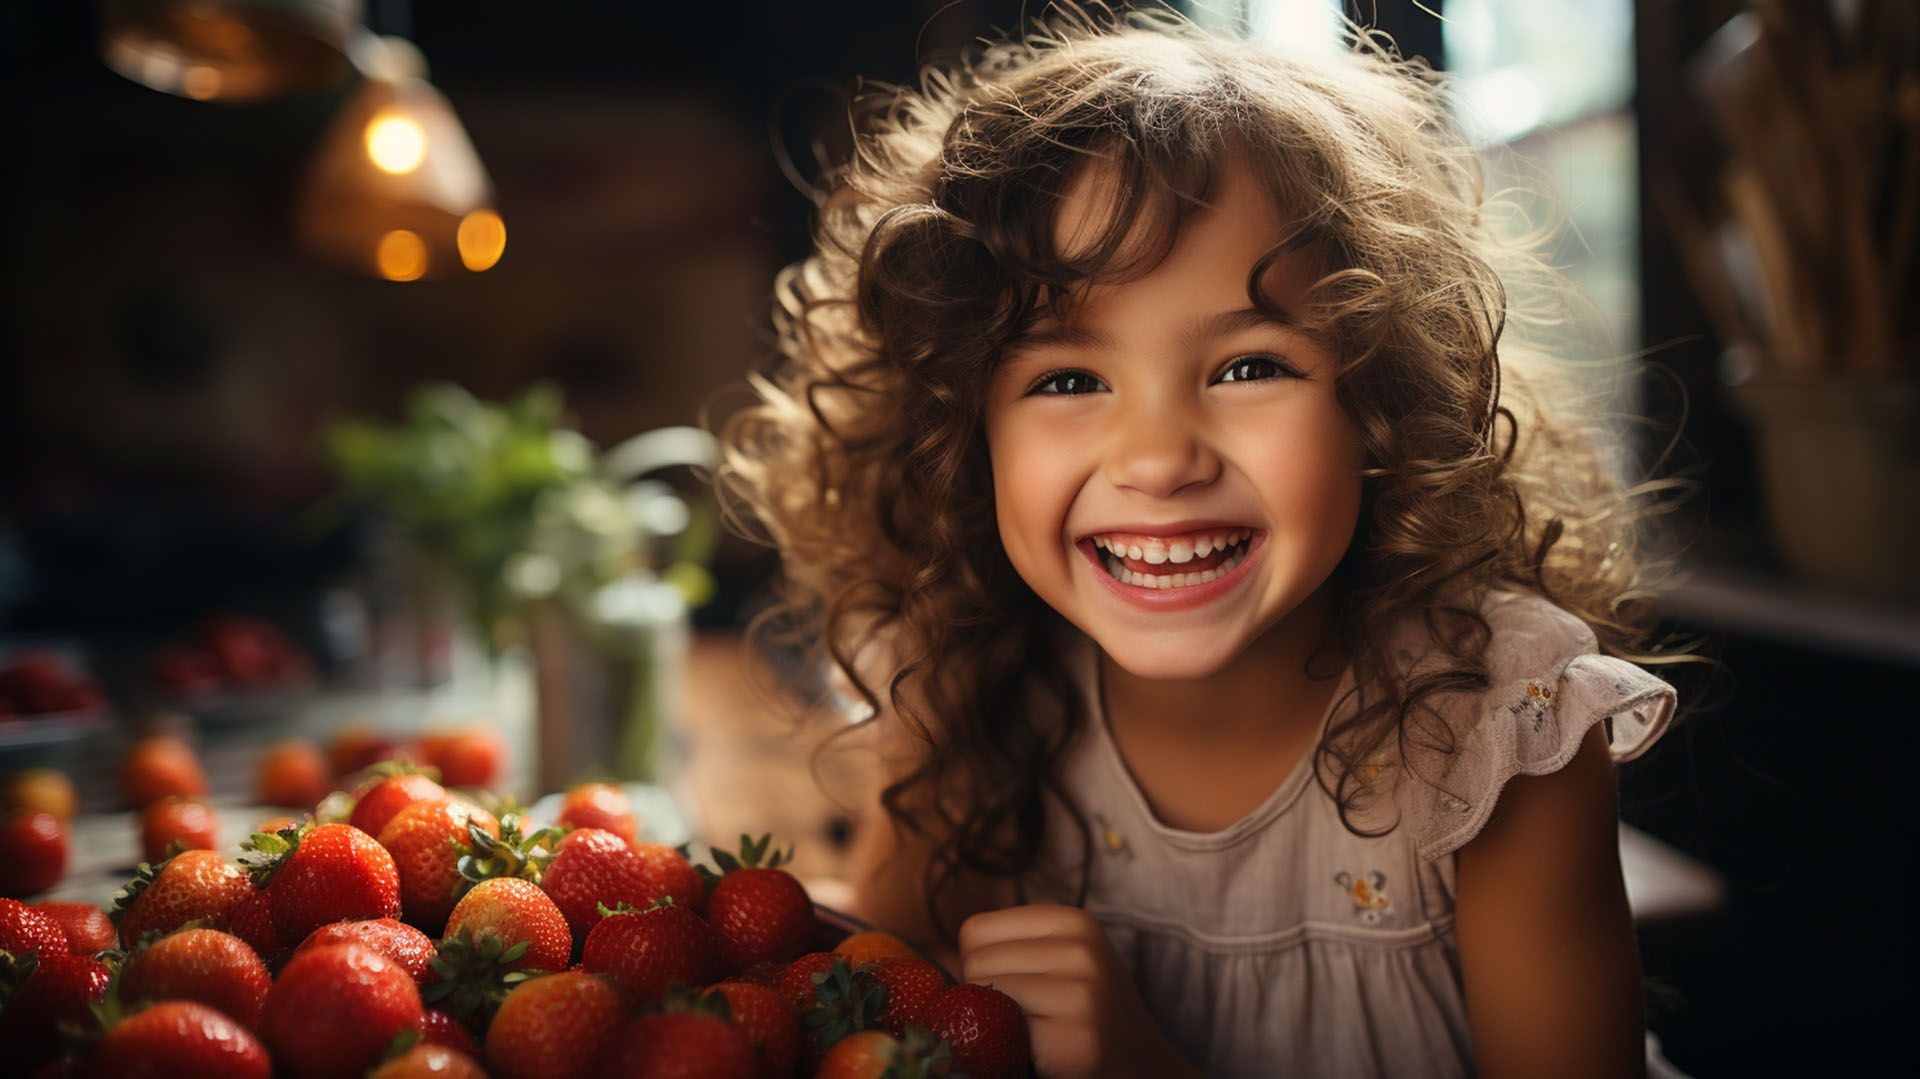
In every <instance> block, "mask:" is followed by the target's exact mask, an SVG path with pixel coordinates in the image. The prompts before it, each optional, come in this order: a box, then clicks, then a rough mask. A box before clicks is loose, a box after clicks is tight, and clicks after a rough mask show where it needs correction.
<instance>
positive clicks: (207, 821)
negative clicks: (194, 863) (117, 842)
mask: <svg viewBox="0 0 1920 1079" xmlns="http://www.w3.org/2000/svg"><path fill="white" fill-rule="evenodd" d="M219 837H220V820H219V817H218V816H217V815H216V814H215V813H214V811H213V810H212V809H211V808H209V807H208V806H205V805H203V804H201V803H199V802H196V801H194V800H192V799H190V798H181V797H178V796H175V797H171V798H163V799H161V800H160V801H158V802H155V803H153V804H152V805H150V806H148V807H147V808H146V811H145V812H144V813H142V814H141V815H140V857H141V860H142V861H148V862H158V861H160V860H161V859H163V858H165V857H167V855H168V854H169V853H171V848H172V846H173V844H174V843H176V842H177V843H179V844H180V849H181V850H213V849H215V848H216V847H218V846H219V843H220V838H219Z"/></svg>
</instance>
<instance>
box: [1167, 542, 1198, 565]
mask: <svg viewBox="0 0 1920 1079" xmlns="http://www.w3.org/2000/svg"><path fill="white" fill-rule="evenodd" d="M1167 561H1169V562H1191V561H1193V545H1192V544H1190V543H1188V542H1187V541H1185V540H1175V541H1173V542H1172V543H1169V544H1167Z"/></svg>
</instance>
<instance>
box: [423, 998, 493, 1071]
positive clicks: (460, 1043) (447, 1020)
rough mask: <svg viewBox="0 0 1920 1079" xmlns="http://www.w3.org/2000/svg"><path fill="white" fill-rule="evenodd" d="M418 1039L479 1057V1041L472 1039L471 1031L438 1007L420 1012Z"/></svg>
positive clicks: (475, 1057)
mask: <svg viewBox="0 0 1920 1079" xmlns="http://www.w3.org/2000/svg"><path fill="white" fill-rule="evenodd" d="M420 1041H421V1042H423V1043H424V1044H427V1045H444V1046H446V1047H447V1048H449V1049H457V1050H459V1051H460V1052H462V1053H465V1054H466V1055H468V1056H470V1057H472V1058H473V1059H475V1060H479V1059H480V1058H481V1055H482V1054H481V1050H480V1043H479V1042H477V1041H475V1040H474V1039H473V1032H472V1031H470V1030H468V1029H467V1028H466V1027H463V1026H461V1025H460V1020H458V1019H455V1018H454V1017H453V1016H452V1015H451V1014H449V1013H448V1012H445V1011H442V1010H441V1009H439V1008H428V1009H427V1010H426V1011H424V1012H421V1013H420Z"/></svg>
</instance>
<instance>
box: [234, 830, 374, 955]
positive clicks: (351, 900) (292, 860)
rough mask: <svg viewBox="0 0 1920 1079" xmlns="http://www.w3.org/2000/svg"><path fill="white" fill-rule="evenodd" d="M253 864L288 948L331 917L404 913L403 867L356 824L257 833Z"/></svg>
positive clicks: (332, 919) (250, 846) (251, 857)
mask: <svg viewBox="0 0 1920 1079" xmlns="http://www.w3.org/2000/svg"><path fill="white" fill-rule="evenodd" d="M246 846H247V848H248V849H249V850H250V852H251V854H250V855H249V862H248V867H249V869H250V870H251V871H252V873H253V879H254V882H255V883H256V884H259V885H262V886H264V887H265V888H266V889H267V895H268V897H269V899H270V901H271V903H272V905H273V906H272V909H273V929H274V932H275V933H277V934H279V936H280V942H281V943H282V944H285V945H287V946H289V947H293V946H296V945H298V944H299V943H300V942H301V941H303V940H305V939H307V935H308V934H310V933H312V932H313V931H314V930H315V929H318V928H320V927H321V926H323V925H326V924H327V923H328V922H338V921H343V920H345V919H349V918H394V917H398V916H399V914H400V871H399V870H398V869H396V868H395V867H394V864H393V856H392V855H391V854H388V853H387V848H385V847H383V846H381V845H380V844H379V843H377V842H375V841H374V838H373V837H372V836H370V835H368V834H367V833H365V832H363V831H361V830H360V829H358V828H355V827H353V826H352V825H347V824H321V825H316V826H314V827H311V828H306V829H303V830H296V831H294V832H291V833H289V832H274V833H271V834H269V833H267V832H256V833H255V834H254V836H253V838H252V839H250V840H248V841H247V844H246Z"/></svg>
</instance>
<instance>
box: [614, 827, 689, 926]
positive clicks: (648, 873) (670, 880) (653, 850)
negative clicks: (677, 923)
mask: <svg viewBox="0 0 1920 1079" xmlns="http://www.w3.org/2000/svg"><path fill="white" fill-rule="evenodd" d="M633 855H634V857H636V858H638V859H640V867H641V869H642V871H643V875H644V876H645V877H646V879H647V888H648V892H649V895H650V898H649V899H648V900H647V901H648V902H652V901H653V900H655V899H658V898H660V897H661V896H663V895H665V896H672V897H673V901H674V902H675V903H678V904H680V905H681V906H683V907H685V908H687V909H688V910H690V911H693V912H694V913H695V914H700V913H702V912H704V911H705V910H706V909H707V882H706V881H704V880H701V879H700V871H699V870H698V869H695V868H694V865H693V863H692V862H689V861H687V856H686V855H684V854H682V853H680V852H679V851H678V850H677V849H675V848H673V847H669V846H667V845H666V844H665V843H635V844H634V845H633ZM609 905H611V904H609Z"/></svg>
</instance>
